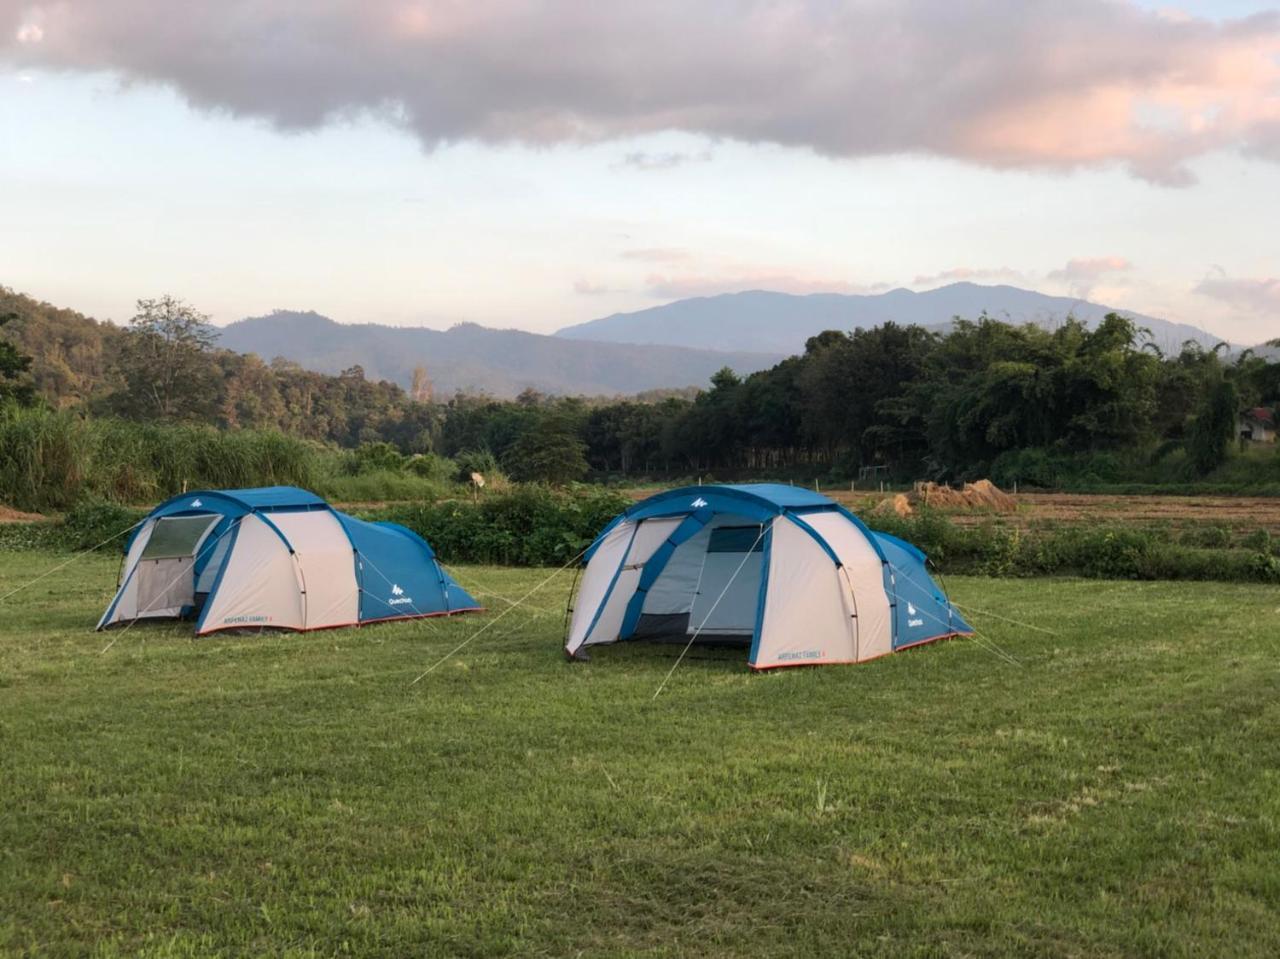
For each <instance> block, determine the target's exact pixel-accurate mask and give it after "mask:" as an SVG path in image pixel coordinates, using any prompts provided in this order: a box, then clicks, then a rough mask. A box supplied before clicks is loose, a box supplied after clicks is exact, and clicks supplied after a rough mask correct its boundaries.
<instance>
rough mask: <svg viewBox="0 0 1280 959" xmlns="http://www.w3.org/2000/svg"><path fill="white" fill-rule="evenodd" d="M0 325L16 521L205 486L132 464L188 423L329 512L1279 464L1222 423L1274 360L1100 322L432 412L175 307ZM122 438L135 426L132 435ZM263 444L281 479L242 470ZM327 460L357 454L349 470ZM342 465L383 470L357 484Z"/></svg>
mask: <svg viewBox="0 0 1280 959" xmlns="http://www.w3.org/2000/svg"><path fill="white" fill-rule="evenodd" d="M0 311H5V315H12V316H13V317H15V318H16V319H15V320H13V321H12V322H9V323H8V324H6V325H5V326H4V328H3V331H2V332H0V337H2V338H3V339H0V342H4V341H6V340H7V341H8V343H9V344H12V346H11V347H6V348H7V349H9V352H10V353H11V354H13V355H12V356H9V359H8V360H4V359H3V356H0V390H5V389H7V390H8V391H9V392H14V390H15V387H14V386H13V384H14V383H20V384H21V385H20V387H19V388H21V389H22V390H24V391H26V392H25V393H24V396H28V395H29V396H34V397H36V398H38V399H39V401H40V403H41V404H42V412H40V413H37V414H23V413H21V412H19V413H16V414H14V413H3V414H0V417H3V425H0V431H3V434H4V435H3V436H0V501H7V502H9V503H11V504H13V505H15V506H26V507H28V508H65V507H66V506H68V505H70V504H71V503H72V502H74V501H75V498H76V497H77V496H80V495H89V496H94V497H100V498H108V499H113V500H116V501H120V502H144V501H146V500H147V499H149V498H154V497H156V496H158V495H161V494H163V493H165V492H169V491H176V490H178V489H181V488H182V487H183V484H184V483H191V482H205V480H203V479H198V478H197V477H198V476H200V477H204V476H208V477H217V476H218V474H219V470H218V469H217V468H215V467H214V465H213V464H212V463H209V464H207V467H206V468H202V469H200V470H195V469H193V467H192V464H191V457H190V456H189V455H187V453H186V452H183V446H182V444H181V443H178V444H177V448H178V449H179V455H177V456H176V457H175V458H174V462H173V463H172V464H170V463H168V462H167V455H166V454H163V453H162V452H157V451H155V450H153V449H151V447H153V446H157V445H159V446H163V445H165V444H167V443H168V439H167V437H168V435H169V434H164V437H165V438H164V439H163V440H161V439H160V434H155V433H151V432H149V431H153V430H157V429H170V428H181V429H193V428H196V427H199V428H201V429H203V430H205V431H206V432H204V433H201V434H199V435H201V436H203V437H206V438H207V437H208V436H210V435H211V434H210V433H208V432H207V431H208V430H210V429H213V428H216V429H219V430H222V431H225V432H227V433H229V434H244V435H245V437H247V438H245V439H228V440H226V441H225V442H226V443H227V444H230V445H231V446H233V447H234V448H235V449H236V450H237V451H238V452H239V453H240V454H241V462H240V464H238V465H236V466H233V467H228V469H227V471H228V472H231V473H234V475H235V476H236V477H238V481H239V482H243V483H250V484H254V483H264V482H270V481H273V480H272V477H274V476H276V475H304V476H306V477H307V478H308V479H309V481H310V483H311V484H312V486H313V488H316V484H319V485H321V486H325V484H328V485H327V486H326V490H328V491H330V495H335V496H336V497H337V498H339V499H344V500H346V499H353V500H380V499H393V498H394V499H400V498H405V497H413V496H418V495H427V494H430V493H432V491H433V490H435V491H438V490H439V488H440V486H441V485H442V484H445V485H447V483H448V482H449V478H448V477H449V476H454V477H457V476H458V474H459V473H461V474H462V475H461V477H460V480H461V481H462V482H466V481H468V480H469V476H470V473H471V472H479V473H481V474H482V475H483V476H484V477H485V478H486V481H487V480H488V479H489V478H490V477H493V478H494V479H496V480H497V481H499V483H501V481H502V480H503V479H504V477H505V476H506V475H510V476H511V477H513V478H514V479H516V480H518V481H522V482H547V483H553V484H558V485H563V484H566V483H571V482H574V481H578V480H581V479H583V478H586V477H587V476H589V475H591V476H594V477H595V478H597V479H602V478H609V477H614V478H621V477H635V476H640V475H661V476H665V477H672V476H697V475H702V476H706V477H711V476H716V477H720V478H730V477H732V478H741V477H750V476H766V477H778V476H793V477H800V478H804V479H806V480H812V479H813V478H814V477H820V478H824V479H826V480H828V481H834V480H842V479H848V478H850V477H856V476H857V475H858V474H859V472H860V471H862V470H863V469H864V468H867V467H875V468H877V469H878V470H880V471H888V474H889V476H890V477H891V478H896V479H898V480H899V481H903V480H910V479H920V478H934V479H944V480H958V479H967V478H974V477H976V476H980V475H991V476H993V477H994V478H995V480H996V481H997V482H999V483H1002V484H1006V485H1011V484H1013V483H1018V484H1020V485H1023V486H1026V485H1037V486H1047V487H1060V488H1068V489H1088V488H1099V487H1100V486H1104V485H1107V484H1144V485H1147V486H1169V485H1170V484H1187V483H1205V484H1209V485H1210V486H1212V487H1213V488H1231V489H1234V490H1236V491H1241V492H1244V491H1257V492H1267V491H1272V490H1275V489H1277V488H1280V455H1278V454H1277V453H1276V447H1274V446H1271V447H1267V448H1265V449H1263V450H1261V451H1248V453H1247V455H1246V454H1244V453H1243V452H1242V451H1237V450H1236V443H1235V442H1234V436H1235V430H1236V415H1237V413H1238V412H1239V410H1240V409H1241V408H1246V407H1257V406H1276V405H1277V404H1280V362H1275V361H1273V360H1270V359H1268V358H1267V357H1266V356H1262V355H1255V354H1253V353H1250V352H1246V353H1244V354H1242V355H1238V356H1235V357H1231V358H1229V357H1227V356H1226V355H1225V354H1224V353H1223V351H1221V350H1206V349H1204V348H1203V347H1201V346H1199V345H1198V344H1195V343H1188V344H1186V345H1185V346H1184V347H1183V349H1182V350H1181V351H1180V352H1179V353H1178V354H1177V355H1174V356H1164V355H1162V354H1161V353H1160V351H1159V350H1157V349H1155V348H1154V347H1153V345H1152V344H1151V343H1150V342H1148V341H1147V339H1146V335H1145V333H1144V332H1143V331H1142V330H1139V329H1136V328H1135V327H1134V326H1133V324H1132V323H1131V322H1130V321H1128V320H1126V319H1124V318H1123V317H1120V316H1117V315H1114V314H1113V315H1111V316H1108V317H1107V318H1106V319H1105V320H1104V321H1103V322H1102V323H1101V324H1100V325H1099V326H1098V327H1097V328H1096V329H1093V330H1089V329H1086V328H1085V327H1084V326H1083V325H1082V324H1080V323H1077V322H1075V321H1066V322H1064V323H1063V324H1062V325H1061V326H1060V327H1058V328H1057V329H1055V330H1052V331H1046V330H1043V329H1041V328H1038V327H1035V326H1011V325H1009V324H1007V323H1002V322H999V321H996V320H993V319H990V318H988V317H981V318H979V319H978V320H976V321H967V320H959V319H958V320H956V321H955V323H954V325H953V328H952V330H951V332H949V333H947V334H945V335H943V334H939V333H937V332H931V331H928V330H925V329H922V328H920V327H900V326H896V325H894V324H892V323H887V324H885V325H884V326H881V327H877V328H874V329H870V330H858V331H855V332H853V333H851V334H843V333H837V332H827V333H823V334H821V335H819V336H816V337H813V338H812V339H810V340H809V342H808V344H807V347H806V350H805V352H804V354H803V355H800V356H794V357H790V358H788V359H786V360H784V361H783V362H782V363H780V364H778V365H777V366H775V367H774V368H772V369H770V370H765V371H762V372H759V373H755V374H752V375H751V376H748V377H746V378H745V379H744V378H742V377H739V376H738V375H737V374H735V373H734V372H733V371H732V370H729V369H725V370H722V371H721V372H720V373H718V374H716V375H715V376H714V377H713V378H712V380H711V383H710V386H709V388H708V389H707V390H705V391H703V392H700V393H698V394H697V395H696V396H693V397H692V398H690V397H689V396H687V395H682V394H680V393H678V392H677V393H656V394H653V395H651V396H647V397H636V398H632V399H627V400H605V399H595V400H586V399H582V398H565V397H548V396H544V395H541V394H539V393H536V392H534V391H531V390H527V391H525V393H523V394H521V395H520V396H519V397H517V398H516V399H515V400H511V401H505V400H497V399H493V398H491V397H485V396H464V395H458V396H454V397H451V398H447V399H443V400H439V401H437V400H436V399H435V398H434V397H433V396H432V390H431V387H430V383H429V377H428V376H427V374H426V372H425V370H419V371H418V372H417V373H415V383H416V385H415V386H414V388H413V390H412V394H409V393H406V392H405V391H404V390H403V389H402V388H401V387H400V386H397V385H396V384H393V383H386V382H376V383H375V382H370V381H368V380H367V379H365V377H364V373H363V371H362V370H361V369H360V368H359V367H353V368H351V369H348V370H346V371H345V372H343V373H342V374H340V375H338V376H326V375H323V374H319V373H311V372H307V371H305V370H302V369H301V368H299V367H298V366H296V365H294V364H290V363H287V362H285V361H282V360H279V359H277V360H273V361H271V362H270V363H269V364H268V363H264V362H263V361H262V360H261V359H259V358H258V357H256V356H243V355H239V354H236V353H231V352H228V351H225V350H219V349H217V348H216V347H215V344H214V340H215V331H214V330H213V329H212V328H211V327H210V326H209V325H208V323H207V320H206V318H205V317H203V316H202V315H201V314H200V313H198V311H196V310H194V309H193V308H192V307H190V306H188V305H187V304H184V303H182V302H181V301H178V300H175V299H173V298H172V297H162V298H160V299H156V300H142V301H139V304H138V313H137V315H136V316H135V317H134V318H133V320H132V321H131V323H130V325H129V326H128V327H127V328H125V329H120V328H117V327H114V326H111V325H110V324H99V323H95V322H93V321H92V320H89V319H87V318H85V317H80V316H78V315H76V314H69V313H67V312H66V311H58V310H56V309H54V308H53V307H50V306H48V305H47V304H40V303H36V302H35V301H33V300H30V299H28V298H26V297H22V296H20V295H18V294H13V293H9V292H7V291H3V290H0ZM27 354H30V355H31V357H32V362H31V363H30V365H29V369H28V368H27V366H26V365H25V359H26V355H27ZM8 355H9V354H4V356H8ZM15 356H16V357H17V359H14V357H15ZM5 364H7V365H5ZM15 364H17V365H15ZM5 369H9V370H10V372H8V373H5V372H3V370H5ZM5 383H8V384H10V385H9V386H5V385H4V384H5ZM9 406H13V400H12V399H10V400H9ZM24 417H30V418H24ZM99 420H102V421H104V425H101V426H99V425H98V421H99ZM126 421H127V422H128V423H141V424H143V425H142V426H140V427H138V429H137V430H136V431H133V432H131V431H130V427H129V426H126V425H125V423H126ZM37 427H38V428H37ZM173 435H174V436H178V435H179V434H173ZM185 435H188V436H195V435H197V434H195V433H189V434H185ZM104 437H109V438H108V439H106V440H104V439H103V438H104ZM147 437H152V438H155V439H156V443H151V442H150V441H149V440H148V439H147ZM284 437H289V438H290V439H287V440H286V439H284ZM140 438H141V439H140ZM138 443H141V444H142V445H143V446H146V447H147V448H148V450H149V452H148V454H147V455H146V456H145V457H143V458H142V460H138V459H137V458H136V457H132V456H131V449H130V444H133V448H134V449H136V448H137V444H138ZM205 445H206V446H211V444H210V443H208V442H205ZM71 447H74V448H75V451H73V450H72V449H71ZM108 447H110V449H108ZM263 447H271V448H273V449H274V450H276V452H277V453H279V454H281V455H284V456H286V458H287V459H289V460H291V461H292V462H293V463H294V466H295V468H284V469H277V468H276V464H275V460H274V458H270V459H267V460H263V459H261V457H259V458H257V459H256V460H255V459H253V458H252V457H245V455H244V453H245V451H246V450H249V449H251V448H263ZM339 449H342V450H353V451H356V452H357V454H358V456H359V457H360V462H359V463H358V465H357V466H356V467H350V466H348V465H346V461H345V460H344V456H345V454H339V453H338V452H337V450H339ZM306 450H311V451H312V452H311V453H310V454H305V453H304V451H306ZM361 450H365V451H368V450H376V451H378V453H377V456H380V457H381V458H382V463H381V464H380V465H379V466H378V467H377V468H376V469H375V468H372V467H371V466H370V462H371V461H370V458H369V457H370V456H372V455H373V454H369V455H366V454H364V453H360V452H359V451H361ZM275 455H276V454H272V456H273V457H274V456H275ZM416 457H427V459H425V460H420V459H415V458H416ZM307 458H309V459H310V460H311V461H312V465H311V466H310V467H307V469H306V470H303V469H301V468H296V467H297V464H298V463H300V462H301V461H302V460H303V459H307ZM249 462H256V463H257V464H258V465H257V466H256V467H252V468H249V467H247V466H246V464H247V463H249ZM464 462H473V463H482V464H483V465H484V468H483V469H463V468H462V464H463V463H464ZM99 463H104V464H106V465H107V467H108V468H106V469H105V470H103V469H99ZM131 463H136V464H137V466H136V469H137V472H138V473H139V474H140V475H138V476H133V475H131V474H130V473H129V465H130V464H131ZM433 464H434V465H433ZM436 467H439V469H437V468H436ZM255 470H256V471H255ZM877 475H883V473H878V474H877ZM424 480H429V481H430V482H424ZM46 483H48V484H49V485H50V491H49V492H48V493H45V492H43V490H44V489H45V485H46Z"/></svg>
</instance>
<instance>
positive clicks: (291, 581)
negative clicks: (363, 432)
mask: <svg viewBox="0 0 1280 959" xmlns="http://www.w3.org/2000/svg"><path fill="white" fill-rule="evenodd" d="M479 608H480V607H479V605H478V604H477V603H476V601H475V600H474V599H472V598H471V596H470V595H469V594H468V593H467V592H466V590H464V589H463V588H462V587H461V586H459V585H458V584H457V583H455V582H454V581H453V579H452V578H451V577H450V576H449V574H448V573H446V572H445V571H444V569H443V568H442V567H441V566H440V564H439V562H437V561H436V558H435V554H434V553H433V552H432V550H431V547H430V546H428V545H427V542H426V540H424V539H422V537H420V536H418V534H416V533H414V532H413V531H411V530H408V529H405V528H404V527H403V526H399V525H397V524H395V523H369V522H365V521H364V520H358V519H355V518H353V517H351V516H347V515H346V514H344V513H340V512H338V511H337V510H335V509H334V508H333V507H331V506H330V505H329V504H328V503H326V502H325V501H324V500H322V499H320V498H319V497H318V496H316V495H315V494H313V493H308V492H307V491H306V490H301V489H295V488H293V487H290V486H271V487H266V488H263V489H243V490H221V491H218V490H205V491H200V492H195V493H184V494H183V495H181V496H175V497H174V498H172V499H170V500H168V501H167V502H165V503H162V504H160V505H159V506H157V507H156V508H155V509H154V510H152V511H151V513H150V514H148V516H147V517H146V518H145V519H144V520H143V521H142V522H141V523H140V524H139V525H138V527H137V528H136V529H135V530H134V532H133V535H132V537H130V539H129V542H128V544H127V545H126V547H125V560H124V566H123V568H122V571H121V578H120V587H119V589H118V590H117V591H116V595H115V598H114V599H112V601H111V605H110V606H108V607H107V611H106V612H105V613H103V615H102V619H100V620H99V621H98V629H105V628H107V627H109V626H114V625H117V624H119V623H130V622H135V621H137V620H139V619H194V620H195V623H196V635H197V636H203V635H206V634H208V633H213V632H217V631H218V630H224V629H243V628H246V627H267V628H275V629H289V630H297V631H303V630H312V629H325V628H329V627H335V626H354V625H358V624H361V623H370V622H377V621H379V620H388V619H413V618H417V617H422V616H441V615H448V614H450V613H460V612H470V611H475V610H478V609H479Z"/></svg>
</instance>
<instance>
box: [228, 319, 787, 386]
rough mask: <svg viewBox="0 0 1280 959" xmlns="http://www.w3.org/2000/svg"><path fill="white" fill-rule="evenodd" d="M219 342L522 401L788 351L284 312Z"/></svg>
mask: <svg viewBox="0 0 1280 959" xmlns="http://www.w3.org/2000/svg"><path fill="white" fill-rule="evenodd" d="M218 345H219V346H221V347H223V348H224V349H228V350H235V351H236V352H237V353H257V354H258V355H259V356H261V357H262V358H263V359H266V360H271V359H274V358H275V357H277V356H280V357H284V358H285V359H287V360H292V361H293V362H295V363H297V364H299V365H300V366H303V367H305V368H306V369H310V370H315V371H317V372H320V373H341V372H342V371H343V370H345V369H348V368H350V367H352V366H357V365H358V366H360V367H363V369H364V371H365V375H366V376H367V377H368V378H369V379H375V380H378V379H381V380H391V381H393V382H395V383H399V384H400V385H401V386H404V387H408V386H409V385H410V383H411V381H412V379H413V371H414V368H415V367H417V366H424V367H426V370H427V373H428V375H429V376H430V377H431V381H432V384H433V386H434V387H435V391H436V395H437V396H447V395H450V394H452V393H454V392H455V391H457V390H465V391H467V392H485V393H490V394H492V395H494V396H499V397H512V396H515V395H516V394H518V393H519V392H521V391H522V390H525V389H534V390H538V391H539V392H543V393H556V394H562V395H565V394H576V393H580V394H585V395H618V394H632V393H640V392H644V391H646V390H652V389H661V388H664V387H684V386H694V385H698V386H700V385H703V384H705V383H706V382H707V381H708V380H709V379H710V378H711V375H712V374H713V373H715V371H716V370H718V369H720V368H721V367H724V366H730V367H732V368H733V369H735V370H738V371H739V372H742V373H749V372H754V371H756V370H763V369H767V368H769V367H770V366H773V365H774V364H775V363H777V362H778V361H779V360H780V359H782V354H781V353H769V352H764V353H752V352H744V351H741V350H733V351H724V352H722V351H715V350H700V349H689V348H687V347H680V346H663V345H651V346H634V345H629V344H618V343H598V342H588V341H579V340H571V339H566V338H561V337H555V336H544V335H540V334H537V333H525V332H523V331H520V330H494V329H489V328H487V327H483V326H477V325H475V324H474V323H463V324H461V325H459V326H455V327H453V328H452V329H450V330H445V331H440V330H428V329H423V328H421V327H398V326H378V325H374V324H369V323H361V324H347V323H337V322H335V321H333V320H331V319H329V318H328V317H326V316H321V315H320V314H318V313H309V312H308V313H296V312H290V311H284V310H278V311H276V312H275V313H271V314H269V315H267V316H258V317H251V318H249V319H245V320H240V321H239V322H237V323H231V324H229V325H228V326H226V327H224V328H223V329H222V333H221V336H220V338H219V341H218Z"/></svg>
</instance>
